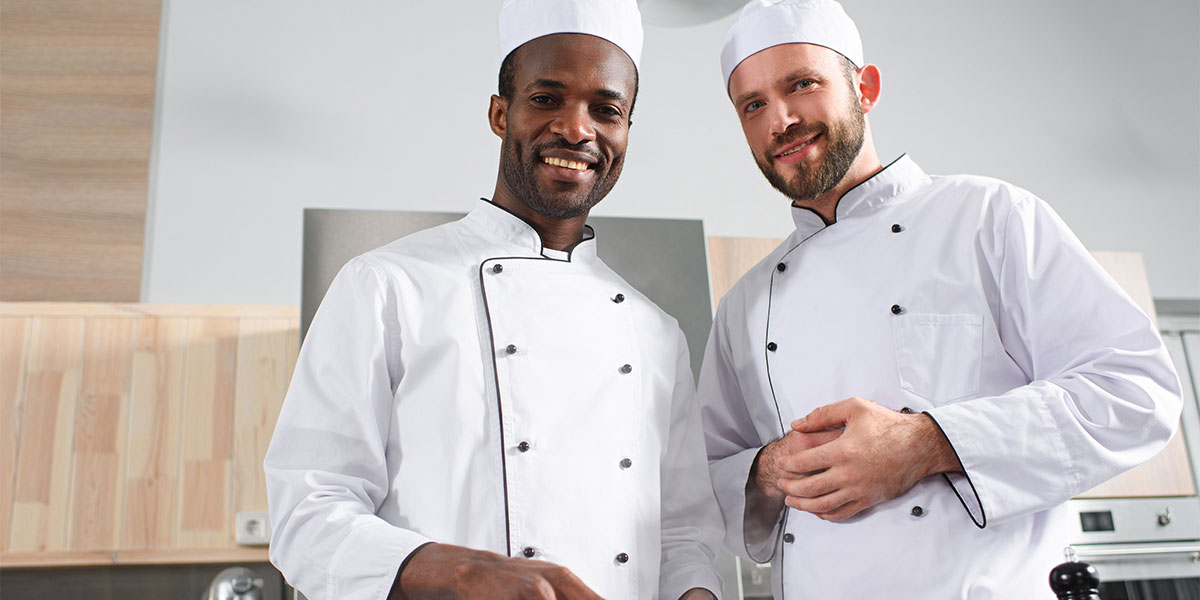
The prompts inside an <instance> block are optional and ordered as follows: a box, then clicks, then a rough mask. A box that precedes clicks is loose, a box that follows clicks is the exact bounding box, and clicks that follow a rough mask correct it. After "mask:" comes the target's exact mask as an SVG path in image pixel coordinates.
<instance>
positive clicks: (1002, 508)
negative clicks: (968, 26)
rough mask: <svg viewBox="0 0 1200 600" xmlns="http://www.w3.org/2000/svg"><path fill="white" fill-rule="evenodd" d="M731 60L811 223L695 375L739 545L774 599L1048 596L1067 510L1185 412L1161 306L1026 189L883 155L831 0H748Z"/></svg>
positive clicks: (719, 334) (758, 283) (763, 266)
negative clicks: (768, 568) (1153, 316)
mask: <svg viewBox="0 0 1200 600" xmlns="http://www.w3.org/2000/svg"><path fill="white" fill-rule="evenodd" d="M913 43H917V41H916V40H914V42H913ZM721 66H722V69H723V71H724V75H725V83H726V85H727V92H728V95H729V99H730V100H731V102H732V104H733V108H734V110H735V111H736V114H737V118H738V120H739V122H740V123H741V126H742V131H743V132H744V134H745V136H746V141H747V142H748V143H749V146H750V149H751V152H752V154H753V156H754V159H755V161H756V162H757V163H758V166H759V168H760V169H761V170H762V172H763V175H764V176H766V178H767V180H768V181H769V182H770V183H771V184H772V185H774V186H775V187H776V188H777V189H778V190H779V191H781V192H782V193H783V194H784V195H785V196H786V197H787V198H788V199H789V201H790V202H791V217H792V220H793V222H794V224H795V230H794V231H793V233H792V234H791V235H790V236H789V237H788V238H787V239H786V240H785V241H784V242H783V244H781V245H780V246H779V247H778V248H776V249H775V250H774V251H773V252H772V253H771V254H770V255H769V256H768V257H767V258H766V259H764V260H763V261H762V262H761V263H759V264H758V265H756V266H755V267H754V268H752V269H751V270H750V271H749V272H748V273H747V274H746V275H745V276H744V277H743V278H742V279H741V280H740V281H739V282H738V283H737V284H736V285H735V286H734V287H733V289H732V290H731V291H730V292H729V293H728V294H727V295H726V296H725V297H724V299H723V300H722V301H721V304H720V307H719V309H718V312H717V316H716V320H715V322H714V324H713V330H712V334H711V336H710V338H709V345H708V349H707V351H706V353H705V360H704V367H703V369H702V371H701V376H700V384H699V395H700V398H701V402H702V405H703V414H704V421H705V428H706V431H707V443H708V452H709V455H710V465H711V469H712V480H713V484H714V486H716V493H717V498H718V500H719V502H720V505H721V511H722V513H723V515H724V518H725V522H726V526H727V531H728V533H727V536H728V537H727V544H728V546H729V547H730V548H732V549H733V550H735V551H737V552H739V553H740V554H742V555H744V556H748V557H750V558H753V559H756V560H759V561H766V560H770V561H771V563H772V565H773V567H774V568H773V571H772V573H773V575H774V590H775V597H776V598H777V599H781V600H798V599H800V598H820V599H822V600H836V599H839V598H844V599H856V600H857V599H860V598H890V599H922V600H933V599H936V600H949V599H973V600H982V599H1024V598H1044V597H1047V596H1049V595H1050V590H1049V588H1048V586H1047V583H1046V581H1047V576H1048V574H1049V572H1050V569H1051V568H1052V567H1053V566H1054V565H1055V564H1056V563H1057V562H1059V561H1061V554H1060V552H1061V550H1062V547H1063V546H1064V545H1065V544H1066V543H1067V533H1068V531H1069V525H1070V523H1069V522H1068V520H1067V515H1066V509H1065V507H1064V505H1063V503H1064V502H1065V501H1066V500H1067V499H1068V498H1071V497H1072V496H1074V495H1076V494H1079V493H1080V492H1083V491H1085V490H1087V489H1089V488H1091V487H1093V486H1095V485H1097V484H1099V483H1101V482H1103V481H1105V480H1107V479H1109V478H1111V477H1113V476H1114V475H1116V474H1118V473H1120V472H1121V471H1123V470H1125V469H1128V468H1130V467H1132V466H1134V465H1136V464H1138V463H1140V462H1142V461H1144V460H1146V459H1147V458H1149V457H1151V456H1153V455H1154V453H1155V452H1157V451H1158V450H1159V449H1160V448H1162V447H1163V446H1164V445H1165V444H1166V443H1167V441H1168V440H1169V439H1170V437H1171V435H1172V433H1173V432H1174V431H1175V429H1176V427H1177V426H1178V419H1179V413H1180V409H1181V406H1182V404H1181V400H1180V395H1179V394H1180V388H1179V381H1178V378H1177V377H1176V374H1175V372H1174V369H1173V368H1172V366H1171V362H1170V359H1169V357H1168V356H1167V353H1166V350H1165V349H1164V347H1163V343H1162V340H1161V339H1160V338H1159V336H1158V333H1157V332H1156V331H1155V329H1154V325H1153V323H1152V322H1151V321H1150V319H1149V318H1148V317H1147V316H1146V315H1145V314H1143V313H1142V312H1141V311H1140V310H1139V309H1138V308H1137V306H1136V305H1135V304H1134V303H1133V302H1132V301H1131V300H1130V299H1129V298H1128V297H1127V296H1126V295H1125V294H1124V293H1123V292H1122V291H1121V289H1120V288H1119V287H1118V286H1117V284H1116V283H1114V282H1113V281H1112V279H1110V278H1109V277H1108V276H1107V275H1106V274H1105V273H1104V271H1103V270H1102V269H1101V268H1100V266H1099V265H1098V264H1097V263H1096V262H1095V261H1094V260H1093V259H1092V258H1091V256H1090V255H1089V254H1088V252H1087V251H1086V250H1085V249H1084V247H1083V245H1082V244H1080V242H1079V240H1078V239H1076V238H1075V236H1074V235H1072V233H1071V232H1070V231H1069V230H1068V229H1067V227H1066V225H1064V224H1063V222H1062V220H1061V219H1059V218H1058V216H1057V215H1056V214H1055V213H1054V212H1053V211H1052V210H1051V209H1050V207H1049V206H1047V205H1046V203H1044V202H1042V201H1041V200H1039V199H1038V198H1037V197H1035V196H1033V195H1032V194H1030V193H1029V192H1027V191H1025V190H1022V189H1020V188H1018V187H1016V186H1013V185H1009V184H1007V183H1005V182H1002V181H998V180H995V179H989V178H984V177H974V176H950V177H941V176H933V175H927V174H926V173H925V172H924V171H923V170H922V169H921V168H920V167H919V166H917V163H916V162H914V161H913V160H912V159H911V158H909V157H907V156H902V157H900V158H898V159H896V160H894V161H892V162H890V163H888V164H887V165H886V166H885V165H883V164H882V163H881V162H880V160H879V158H878V155H877V154H876V150H875V146H874V141H873V139H872V136H871V127H870V123H869V122H868V120H867V113H869V112H871V111H872V110H874V109H875V108H876V107H877V106H878V102H879V98H880V89H881V76H880V72H879V69H878V68H877V67H876V66H875V65H871V64H867V63H866V62H864V60H863V47H862V41H861V40H860V39H859V34H858V30H857V28H856V27H855V25H854V23H853V22H852V21H851V20H850V17H849V16H847V15H846V12H845V11H844V10H843V9H842V6H841V5H840V4H838V3H837V2H833V1H832V0H783V1H782V2H778V1H776V2H770V1H767V0H755V1H753V2H751V3H749V4H748V5H746V7H745V9H744V10H743V12H742V14H741V17H740V18H739V19H738V21H737V22H736V23H735V24H734V25H733V27H732V29H730V31H729V35H728V36H727V37H726V42H725V47H724V50H723V52H722V53H721Z"/></svg>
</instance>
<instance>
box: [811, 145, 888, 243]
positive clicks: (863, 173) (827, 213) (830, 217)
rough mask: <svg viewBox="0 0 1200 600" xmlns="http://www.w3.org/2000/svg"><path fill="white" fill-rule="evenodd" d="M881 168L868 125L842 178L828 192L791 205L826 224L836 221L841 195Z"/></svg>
mask: <svg viewBox="0 0 1200 600" xmlns="http://www.w3.org/2000/svg"><path fill="white" fill-rule="evenodd" d="M882 170H883V165H882V164H881V163H880V162H879V154H878V153H876V152H875V143H874V141H872V139H871V129H870V127H868V128H867V131H866V133H865V135H864V137H863V145H862V149H861V150H859V152H858V156H857V157H855V159H854V162H853V163H851V165H850V169H849V170H847V171H846V175H845V176H843V177H842V180H841V181H839V182H838V183H837V185H835V186H833V189H831V190H829V191H828V192H825V193H824V194H821V195H820V196H817V197H816V198H812V199H811V200H802V201H797V202H793V203H792V205H793V206H798V207H800V208H807V209H809V210H811V211H813V212H815V213H817V214H818V215H820V216H821V219H822V220H823V221H825V223H827V224H832V223H836V222H837V205H838V201H839V200H841V199H842V196H845V195H846V192H849V191H850V190H851V189H853V188H854V187H856V186H857V185H858V184H860V183H862V182H864V181H866V180H868V179H870V178H871V177H874V176H875V174H876V173H878V172H880V171H882Z"/></svg>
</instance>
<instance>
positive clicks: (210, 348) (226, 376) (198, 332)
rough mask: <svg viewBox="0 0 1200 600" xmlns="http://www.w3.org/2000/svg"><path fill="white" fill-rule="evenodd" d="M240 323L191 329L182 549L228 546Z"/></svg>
mask: <svg viewBox="0 0 1200 600" xmlns="http://www.w3.org/2000/svg"><path fill="white" fill-rule="evenodd" d="M237 334H238V322H237V320H236V319H193V320H192V321H191V322H190V323H189V324H188V353H187V358H186V361H185V366H184V369H185V372H186V375H185V376H184V396H183V397H184V402H183V423H182V425H181V433H182V436H183V437H182V440H181V441H180V453H181V457H182V461H183V463H182V468H181V469H180V472H181V473H183V480H182V481H181V482H180V483H181V486H182V487H181V489H180V495H179V500H180V502H179V510H180V513H179V524H180V527H179V544H180V545H182V546H185V547H189V548H211V547H219V546H222V545H228V544H229V543H230V542H231V541H232V539H233V532H232V527H230V524H231V523H232V522H233V514H232V513H230V510H229V506H230V494H231V489H232V484H231V481H230V475H231V473H232V464H231V462H232V456H233V432H232V430H231V429H232V424H233V398H234V386H235V382H234V372H235V368H236V366H237Z"/></svg>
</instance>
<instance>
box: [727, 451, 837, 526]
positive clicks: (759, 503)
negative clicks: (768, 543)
mask: <svg viewBox="0 0 1200 600" xmlns="http://www.w3.org/2000/svg"><path fill="white" fill-rule="evenodd" d="M841 434H842V432H841V431H839V430H831V431H817V432H815V433H801V432H799V431H789V432H787V434H786V435H784V436H783V437H781V438H779V439H777V440H775V441H774V442H771V443H769V444H767V445H766V446H763V449H762V450H760V451H759V453H758V456H757V457H756V458H755V460H754V465H752V466H751V467H750V477H749V478H748V480H747V481H746V514H745V515H744V516H743V522H744V523H745V536H746V541H747V542H750V543H757V542H758V541H760V540H764V539H766V538H767V536H768V535H770V533H771V530H772V529H774V527H775V522H776V521H778V520H779V515H780V513H782V512H783V506H784V505H783V500H784V498H786V497H787V492H785V491H784V490H783V489H782V488H781V487H780V483H781V478H785V477H786V478H788V480H791V478H792V477H794V475H793V474H791V473H788V472H786V471H784V470H783V469H781V468H780V467H779V461H780V460H781V459H782V458H784V457H787V456H793V455H795V454H798V453H799V452H802V451H804V450H808V449H810V448H816V447H818V446H820V445H821V444H827V443H829V442H830V441H832V440H835V439H837V437H838V436H839V435H841Z"/></svg>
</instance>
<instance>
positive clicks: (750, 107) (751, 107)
mask: <svg viewBox="0 0 1200 600" xmlns="http://www.w3.org/2000/svg"><path fill="white" fill-rule="evenodd" d="M766 105H767V103H766V102H763V101H762V100H755V101H753V102H751V103H749V104H747V105H746V106H744V107H742V112H745V113H752V112H754V111H756V110H758V109H760V108H762V107H764V106H766Z"/></svg>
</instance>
